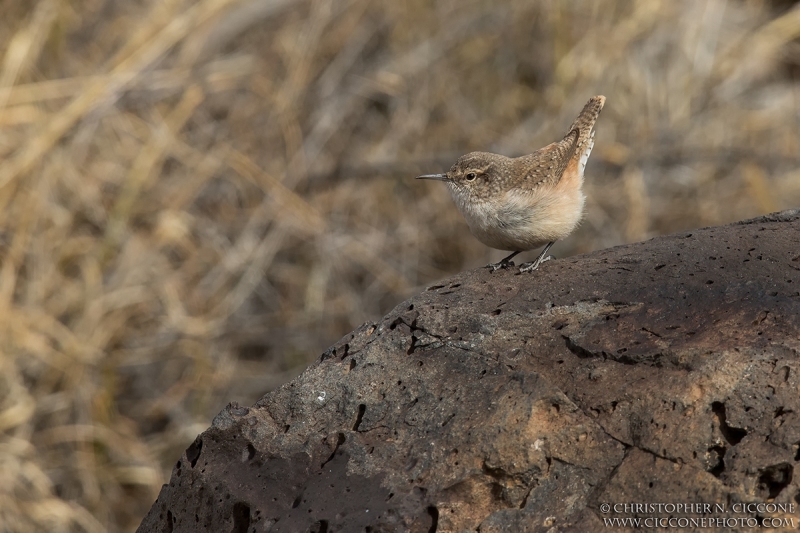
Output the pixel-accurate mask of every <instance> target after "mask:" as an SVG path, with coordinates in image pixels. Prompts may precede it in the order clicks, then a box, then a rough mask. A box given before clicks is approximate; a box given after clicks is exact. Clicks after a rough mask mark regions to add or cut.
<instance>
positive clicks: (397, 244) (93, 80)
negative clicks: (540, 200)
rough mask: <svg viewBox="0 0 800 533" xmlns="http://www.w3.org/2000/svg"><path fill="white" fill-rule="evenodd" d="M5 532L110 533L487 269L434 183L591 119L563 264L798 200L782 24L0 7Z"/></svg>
mask: <svg viewBox="0 0 800 533" xmlns="http://www.w3.org/2000/svg"><path fill="white" fill-rule="evenodd" d="M2 9H3V15H4V17H3V19H2V20H0V43H2V47H1V48H0V50H4V55H3V57H2V64H0V260H1V266H0V324H2V326H0V479H2V480H3V483H2V484H0V524H2V525H0V529H2V530H3V531H15V532H17V531H18V532H28V531H83V530H85V531H103V530H110V531H131V530H133V529H134V528H135V526H136V525H137V524H138V521H139V520H140V519H141V517H142V516H143V514H144V512H145V511H146V510H147V508H148V507H149V506H150V504H151V503H152V501H153V500H154V498H155V496H156V494H157V491H158V490H159V488H160V485H161V483H163V482H165V481H166V480H167V479H168V475H169V471H170V469H171V466H172V464H173V462H174V461H175V460H176V459H177V457H178V456H179V454H180V453H181V451H182V450H183V449H184V448H185V447H186V446H187V445H188V444H189V443H190V442H191V440H192V439H193V438H194V437H195V435H196V434H197V433H199V432H200V431H202V430H203V429H204V428H205V427H207V425H208V424H209V422H210V419H211V417H212V416H213V415H214V414H215V413H216V412H218V411H219V410H220V409H221V408H222V407H223V406H224V405H225V404H226V403H227V402H228V401H230V400H238V401H239V402H241V403H244V404H250V403H252V402H254V401H255V400H256V399H257V398H258V397H260V396H261V395H262V394H264V393H265V392H267V391H269V390H271V389H273V388H274V387H276V386H278V385H280V384H281V383H283V382H285V381H286V380H287V379H290V378H291V377H292V376H294V375H296V374H297V373H298V372H300V371H301V370H302V368H303V367H304V366H305V365H307V364H308V363H309V362H310V361H311V360H313V359H314V358H315V357H316V356H317V354H319V353H320V352H321V351H322V350H323V349H324V348H325V347H326V346H327V345H329V344H330V343H332V342H333V341H335V340H336V339H337V338H338V337H339V336H341V335H343V334H344V333H346V332H347V331H349V330H350V329H352V328H354V327H355V326H357V325H358V324H359V323H361V322H363V321H365V320H367V319H376V318H377V317H379V316H380V315H381V314H382V313H384V312H385V311H386V310H387V309H389V308H391V307H392V306H393V305H394V304H396V303H398V302H400V301H401V300H403V299H404V298H406V297H408V296H410V295H411V294H413V293H414V292H415V291H417V290H419V288H420V287H421V286H423V285H425V284H426V283H430V282H431V281H433V280H436V279H439V278H442V277H445V276H447V275H450V274H453V273H456V272H458V271H459V270H462V269H465V268H472V267H477V266H480V265H481V264H483V263H485V262H487V261H488V260H490V259H498V258H499V257H500V256H501V255H502V253H501V252H497V251H490V250H488V249H486V248H485V247H484V246H482V245H481V244H480V243H478V242H477V241H475V240H474V239H473V238H472V237H470V236H469V234H468V231H467V229H466V226H465V224H464V222H463V221H462V220H461V218H460V215H458V213H457V211H456V209H455V207H454V206H453V205H452V204H451V201H450V199H449V197H448V195H447V193H446V191H445V190H444V188H443V187H441V185H440V184H436V183H421V182H415V181H414V180H413V179H412V178H413V176H415V175H416V174H418V173H422V172H425V171H427V172H437V171H442V170H443V169H445V168H447V167H448V166H449V165H450V164H451V163H452V161H453V160H454V159H455V157H457V156H458V155H460V154H461V153H464V152H467V151H471V150H475V149H484V150H494V151H498V152H501V153H505V154H507V155H517V154H521V153H525V152H527V151H530V150H532V149H535V148H538V147H540V146H542V145H544V144H546V143H548V142H550V141H552V140H554V139H555V138H556V137H558V136H559V135H561V134H563V133H564V129H565V128H566V126H568V125H569V124H570V122H571V121H572V119H573V118H574V116H575V114H576V112H577V111H578V110H579V109H580V108H581V106H582V105H583V103H584V102H585V100H586V99H587V98H588V97H589V96H591V95H593V94H605V95H606V96H607V97H608V104H607V106H606V109H605V111H604V112H603V115H602V116H601V118H600V121H599V124H598V134H597V145H596V147H595V152H594V154H593V155H592V160H591V161H590V163H589V168H588V169H587V170H588V172H587V175H588V179H587V189H588V190H587V195H588V197H589V203H588V207H587V213H586V219H585V222H584V223H583V225H582V226H581V228H580V229H579V231H578V232H577V233H576V234H575V235H574V236H572V237H570V238H569V239H567V240H565V241H564V242H563V243H559V244H558V245H557V246H556V248H555V253H556V254H557V255H561V256H564V255H570V254H573V253H579V252H587V251H591V250H594V249H599V248H603V247H607V246H612V245H615V244H619V243H623V242H629V241H636V240H640V239H644V238H647V237H649V236H652V235H657V234H662V233H667V232H673V231H678V230H682V229H687V228H693V227H697V226H704V225H711V224H719V223H724V222H729V221H733V220H737V219H742V218H746V217H750V216H754V215H757V214H760V213H765V212H769V211H774V210H778V209H783V208H788V207H792V206H797V205H798V204H800V165H798V163H799V162H800V133H799V132H800V86H798V83H797V81H798V77H800V76H799V73H800V40H798V36H800V8H797V7H795V8H791V5H790V4H788V3H776V2H772V3H771V2H766V1H757V0H756V1H753V0H751V1H745V0H701V1H693V0H685V1H677V2H676V1H673V0H661V1H656V0H654V1H642V2H619V3H616V2H612V1H609V0H600V1H588V0H587V1H585V2H559V1H557V0H542V1H538V2H532V1H530V2H529V1H523V0H510V1H508V2H504V3H502V6H501V7H497V4H496V3H493V2H489V1H482V0H471V1H468V2H460V1H456V0H443V1H440V2H436V3H433V2H427V1H423V0H410V1H407V2H396V1H395V2H388V1H387V2H369V1H367V0H319V1H316V0H313V1H305V0H295V1H287V0H239V1H235V0H198V1H196V2H188V1H184V0H167V1H164V0H141V1H138V2H121V1H116V0H77V1H73V2H63V1H57V0H38V1H36V2H28V1H27V0H25V1H23V0H5V2H4V3H3V8H2Z"/></svg>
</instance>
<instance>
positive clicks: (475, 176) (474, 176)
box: [467, 172, 478, 181]
mask: <svg viewBox="0 0 800 533" xmlns="http://www.w3.org/2000/svg"><path fill="white" fill-rule="evenodd" d="M477 177H478V175H477V174H475V173H474V172H470V173H469V174H467V181H473V180H475V178H477Z"/></svg>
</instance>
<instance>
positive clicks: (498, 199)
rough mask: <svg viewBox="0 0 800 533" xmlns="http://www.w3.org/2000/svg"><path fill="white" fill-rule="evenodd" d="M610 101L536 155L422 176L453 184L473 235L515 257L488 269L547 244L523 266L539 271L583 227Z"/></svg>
mask: <svg viewBox="0 0 800 533" xmlns="http://www.w3.org/2000/svg"><path fill="white" fill-rule="evenodd" d="M605 101H606V98H605V96H595V97H593V98H591V99H590V100H589V102H588V103H587V104H586V106H585V107H584V108H583V111H581V114H580V115H578V118H577V119H575V122H573V123H572V126H570V128H569V133H567V135H566V136H565V137H564V138H563V139H562V140H560V141H558V142H554V143H552V144H548V145H547V146H545V147H544V148H542V149H540V150H537V151H535V152H534V153H532V154H529V155H524V156H522V157H517V158H513V159H512V158H510V157H505V156H503V155H499V154H490V153H487V152H472V153H469V154H467V155H464V156H461V157H460V158H459V159H458V161H456V163H455V164H454V165H453V167H452V168H451V169H450V171H449V172H447V173H446V174H425V175H424V176H417V179H428V180H440V181H444V182H445V183H447V187H448V188H449V189H450V194H451V196H452V197H453V200H454V201H455V203H456V205H457V206H458V210H459V211H461V214H462V215H464V218H465V219H467V224H468V225H469V229H470V231H471V232H472V234H473V235H475V237H477V238H478V240H479V241H481V242H482V243H483V244H485V245H487V246H491V247H492V248H497V249H499V250H508V251H511V252H513V253H512V254H511V255H509V256H508V257H506V258H505V259H503V260H502V261H500V262H499V263H493V264H490V265H487V267H488V268H490V269H492V270H493V271H494V270H497V269H498V268H507V267H509V266H513V265H514V263H513V262H512V261H511V259H512V258H513V257H514V256H515V255H517V254H518V253H520V252H524V251H527V250H532V249H534V248H538V247H539V246H542V245H546V246H545V247H544V250H542V253H541V254H540V255H539V257H538V258H537V259H536V261H533V262H532V263H525V264H523V265H520V271H521V272H530V271H532V270H536V269H537V268H539V265H541V264H542V263H544V262H545V261H547V260H549V259H551V257H549V256H547V257H545V255H546V254H547V251H548V250H549V249H550V247H551V246H552V245H553V243H555V241H557V240H558V239H563V238H564V237H566V236H567V235H569V234H570V233H572V230H574V229H575V227H576V226H577V225H578V222H580V220H581V216H582V215H583V204H584V201H585V200H586V197H585V196H584V195H583V193H582V192H581V186H582V185H583V169H584V168H585V167H586V161H587V160H588V159H589V154H590V153H591V152H592V147H593V146H594V131H592V126H594V123H595V121H596V120H597V116H598V115H599V114H600V110H601V109H603V104H605Z"/></svg>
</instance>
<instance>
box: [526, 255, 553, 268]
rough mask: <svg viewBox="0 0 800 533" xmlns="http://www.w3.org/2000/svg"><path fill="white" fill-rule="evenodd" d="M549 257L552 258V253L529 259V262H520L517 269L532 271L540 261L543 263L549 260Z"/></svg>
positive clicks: (537, 266)
mask: <svg viewBox="0 0 800 533" xmlns="http://www.w3.org/2000/svg"><path fill="white" fill-rule="evenodd" d="M551 259H553V256H552V255H548V256H547V257H540V258H539V259H537V260H536V261H531V262H530V263H522V264H521V265H520V266H519V271H520V272H533V271H534V270H536V269H537V268H539V266H540V265H541V264H542V263H544V262H545V261H550V260H551Z"/></svg>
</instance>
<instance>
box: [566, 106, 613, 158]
mask: <svg viewBox="0 0 800 533" xmlns="http://www.w3.org/2000/svg"><path fill="white" fill-rule="evenodd" d="M605 103H606V97H605V96H593V97H591V98H589V101H588V102H586V105H585V106H583V111H581V114H580V115H578V118H576V119H575V122H573V123H572V126H570V128H569V133H567V136H569V135H570V134H573V133H572V132H573V131H575V130H577V131H578V143H577V145H576V146H575V155H573V156H572V157H574V158H577V159H578V161H579V163H580V167H579V168H580V172H581V174H583V168H584V167H585V166H586V161H587V160H588V159H589V154H591V153H592V148H593V147H594V132H593V131H592V127H593V126H594V123H595V122H596V121H597V117H598V115H600V111H601V110H602V109H603V105H605Z"/></svg>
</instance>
